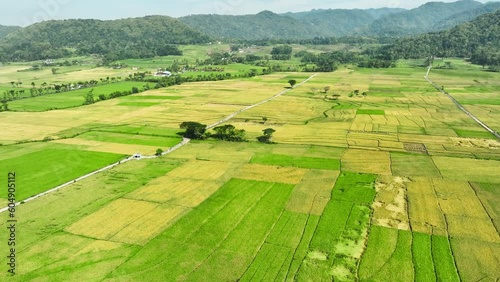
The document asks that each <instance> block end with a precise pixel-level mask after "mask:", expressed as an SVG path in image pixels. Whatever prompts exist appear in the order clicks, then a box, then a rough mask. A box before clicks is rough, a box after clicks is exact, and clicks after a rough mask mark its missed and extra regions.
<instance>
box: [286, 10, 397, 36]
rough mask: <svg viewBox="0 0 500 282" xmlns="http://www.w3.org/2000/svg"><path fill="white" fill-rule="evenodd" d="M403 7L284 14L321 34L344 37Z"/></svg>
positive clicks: (395, 12)
mask: <svg viewBox="0 0 500 282" xmlns="http://www.w3.org/2000/svg"><path fill="white" fill-rule="evenodd" d="M402 11H404V10H403V9H389V8H383V9H370V10H359V9H355V10H340V9H336V10H331V9H330V10H312V11H310V12H301V13H287V14H285V15H286V16H289V17H292V18H295V19H297V20H300V21H302V22H305V23H307V24H309V25H310V26H312V27H313V28H314V29H316V30H317V33H319V34H320V35H321V36H325V37H344V36H349V35H352V34H353V33H354V32H355V31H358V30H360V29H364V28H367V27H368V26H369V25H370V24H371V23H372V22H374V21H375V20H377V19H379V18H380V17H383V16H386V15H392V14H397V13H399V12H402Z"/></svg>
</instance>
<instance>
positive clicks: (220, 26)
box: [179, 0, 500, 40]
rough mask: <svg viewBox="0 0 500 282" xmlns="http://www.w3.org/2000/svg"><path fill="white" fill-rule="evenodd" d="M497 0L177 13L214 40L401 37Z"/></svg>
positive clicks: (468, 16)
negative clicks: (409, 6)
mask: <svg viewBox="0 0 500 282" xmlns="http://www.w3.org/2000/svg"><path fill="white" fill-rule="evenodd" d="M498 8H500V4H499V3H488V4H482V3H480V2H476V1H473V0H461V1H458V2H454V3H442V2H429V3H427V4H424V5H422V6H420V7H418V8H415V9H412V10H404V9H393V8H381V9H368V10H360V9H354V10H344V9H327V10H324V9H319V10H312V11H308V12H299V13H285V14H275V13H273V12H269V11H264V12H261V13H259V14H256V15H244V16H229V15H192V16H187V17H182V18H179V19H180V20H181V21H182V22H184V23H185V24H187V25H188V26H190V27H191V28H193V29H196V30H198V31H200V32H202V33H204V34H208V35H210V36H213V37H215V38H218V39H221V40H223V39H244V40H260V39H285V40H287V39H288V40H290V39H299V40H300V39H313V38H315V37H350V36H372V37H400V36H408V35H417V34H423V33H427V32H435V31H441V30H446V29H448V28H451V27H454V26H456V25H458V24H461V23H464V22H467V21H470V20H472V19H474V18H475V17H477V16H479V15H482V14H485V13H490V12H493V11H496V10H497V9H498Z"/></svg>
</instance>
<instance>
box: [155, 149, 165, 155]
mask: <svg viewBox="0 0 500 282" xmlns="http://www.w3.org/2000/svg"><path fill="white" fill-rule="evenodd" d="M162 154H163V149H161V148H158V149H156V154H155V156H157V157H159V156H161V155H162Z"/></svg>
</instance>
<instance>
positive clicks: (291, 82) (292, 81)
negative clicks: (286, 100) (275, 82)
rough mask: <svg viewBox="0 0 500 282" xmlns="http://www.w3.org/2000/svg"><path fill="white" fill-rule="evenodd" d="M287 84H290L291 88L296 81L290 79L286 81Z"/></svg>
mask: <svg viewBox="0 0 500 282" xmlns="http://www.w3.org/2000/svg"><path fill="white" fill-rule="evenodd" d="M288 83H290V86H291V87H292V88H293V87H294V86H295V85H296V84H297V80H295V79H290V80H289V81H288Z"/></svg>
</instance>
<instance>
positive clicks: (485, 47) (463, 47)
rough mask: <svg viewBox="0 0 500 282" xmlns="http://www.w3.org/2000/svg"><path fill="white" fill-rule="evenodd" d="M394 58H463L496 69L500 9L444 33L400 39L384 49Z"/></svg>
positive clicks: (499, 50) (499, 56)
mask: <svg viewBox="0 0 500 282" xmlns="http://www.w3.org/2000/svg"><path fill="white" fill-rule="evenodd" d="M384 53H385V55H386V56H391V57H395V58H425V57H429V56H432V55H433V56H438V57H463V58H472V61H473V62H474V63H478V64H482V65H490V66H500V10H498V11H496V12H494V13H490V14H485V15H482V16H479V17H478V18H476V19H475V20H473V21H471V22H467V23H464V24H461V25H459V26H456V27H454V28H452V29H450V30H447V31H441V32H437V33H428V34H423V35H419V36H414V37H410V38H405V39H400V40H398V41H397V42H396V43H395V44H393V45H391V46H388V47H386V48H385V49H384Z"/></svg>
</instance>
